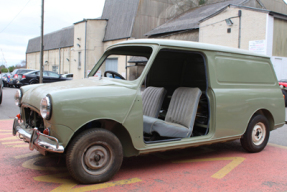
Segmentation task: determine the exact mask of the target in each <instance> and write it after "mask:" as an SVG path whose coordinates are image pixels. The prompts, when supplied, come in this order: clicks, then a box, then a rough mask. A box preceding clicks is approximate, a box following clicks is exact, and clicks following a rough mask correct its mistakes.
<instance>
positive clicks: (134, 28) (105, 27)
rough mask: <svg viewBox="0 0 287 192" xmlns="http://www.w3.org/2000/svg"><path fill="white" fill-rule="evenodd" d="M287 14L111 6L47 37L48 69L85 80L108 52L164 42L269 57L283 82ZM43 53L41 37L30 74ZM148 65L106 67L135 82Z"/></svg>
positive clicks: (235, 0)
mask: <svg viewBox="0 0 287 192" xmlns="http://www.w3.org/2000/svg"><path fill="white" fill-rule="evenodd" d="M239 12H240V14H241V16H239ZM286 14H287V5H286V4H285V3H284V2H283V0H106V2H105V6H104V9H103V14H102V17H101V18H99V19H85V20H83V21H79V22H76V23H74V24H73V26H70V27H67V28H64V29H62V30H59V31H56V32H53V33H50V34H47V35H45V36H44V50H45V51H44V68H45V70H53V71H56V72H58V73H73V74H74V78H76V79H79V78H83V77H85V76H87V74H88V72H89V70H91V69H92V67H93V66H94V64H95V63H96V62H97V61H98V60H99V59H100V56H101V55H102V54H103V52H104V51H105V50H106V49H107V47H108V46H110V45H112V44H115V43H118V42H121V41H125V40H129V39H135V38H136V39H138V38H163V39H178V40H186V41H197V42H203V43H212V44H219V45H225V46H230V47H240V48H241V49H247V50H251V51H257V52H261V53H263V54H267V55H269V56H271V57H272V61H273V64H274V67H275V70H276V72H277V76H278V78H280V77H281V75H280V73H281V72H282V70H281V71H280V70H279V68H282V63H286V62H287V60H286V58H287V47H286V46H287V43H286V42H287V35H286V34H287V33H286V29H287V22H286V21H287V16H286ZM239 21H240V24H239ZM258 46H259V48H258V49H254V48H255V47H258ZM39 51H40V37H37V38H34V39H30V40H29V43H28V47H27V55H26V57H27V67H28V68H34V69H39V66H40V64H39V59H40V55H39V54H40V52H39ZM143 62H144V61H141V62H138V61H133V60H132V59H130V58H124V57H122V58H120V57H115V58H109V59H108V60H107V61H106V66H108V68H109V69H113V70H115V71H116V72H118V73H119V74H121V75H122V76H124V77H127V76H129V77H132V76H133V75H132V74H134V71H137V72H138V71H141V68H142V65H137V64H143ZM129 65H132V66H134V67H128V66H129ZM106 70H107V69H106ZM286 70H287V68H286ZM283 71H284V70H283ZM286 72H287V71H286ZM286 74H287V73H286Z"/></svg>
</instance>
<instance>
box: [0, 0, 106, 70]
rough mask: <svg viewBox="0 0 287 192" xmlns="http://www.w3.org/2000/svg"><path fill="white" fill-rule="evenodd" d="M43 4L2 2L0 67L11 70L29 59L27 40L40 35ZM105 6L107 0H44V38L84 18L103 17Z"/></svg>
mask: <svg viewBox="0 0 287 192" xmlns="http://www.w3.org/2000/svg"><path fill="white" fill-rule="evenodd" d="M41 3H42V0H8V1H4V0H1V1H0V65H2V64H4V65H6V66H7V67H8V66H12V65H16V64H20V62H21V61H22V60H25V59H26V54H25V53H26V49H27V45H28V40H29V39H32V38H34V37H38V36H40V35H41ZM104 3H105V0H80V1H75V0H45V3H44V7H45V8H44V35H45V34H47V33H51V32H53V31H57V30H59V29H62V28H64V27H67V26H71V25H73V23H75V22H77V21H81V20H83V19H84V18H85V19H93V18H98V17H100V16H101V15H102V10H103V7H104ZM1 50H2V51H1ZM5 60H6V61H5Z"/></svg>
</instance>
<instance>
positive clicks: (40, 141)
mask: <svg viewBox="0 0 287 192" xmlns="http://www.w3.org/2000/svg"><path fill="white" fill-rule="evenodd" d="M23 126H24V125H23ZM13 135H14V136H15V135H17V136H18V137H19V138H20V139H22V140H23V141H24V142H28V143H29V149H30V150H32V151H33V150H34V149H36V150H37V151H39V152H40V153H41V154H43V155H46V153H47V152H53V153H63V152H64V147H63V146H62V145H59V141H58V139H57V138H55V137H52V136H48V135H45V134H43V133H41V132H40V131H38V128H33V129H32V128H31V129H26V128H22V126H21V125H20V124H19V122H18V118H17V117H16V118H15V119H14V123H13Z"/></svg>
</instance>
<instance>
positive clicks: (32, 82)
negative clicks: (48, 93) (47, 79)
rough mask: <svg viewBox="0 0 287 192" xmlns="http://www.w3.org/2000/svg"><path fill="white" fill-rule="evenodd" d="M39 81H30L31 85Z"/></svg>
mask: <svg viewBox="0 0 287 192" xmlns="http://www.w3.org/2000/svg"><path fill="white" fill-rule="evenodd" d="M37 83H38V82H37V81H30V85H31V84H37Z"/></svg>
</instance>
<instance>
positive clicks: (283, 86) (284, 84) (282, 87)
mask: <svg viewBox="0 0 287 192" xmlns="http://www.w3.org/2000/svg"><path fill="white" fill-rule="evenodd" d="M278 83H279V86H280V87H281V89H285V88H286V87H287V81H286V82H285V81H282V80H279V81H278Z"/></svg>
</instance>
